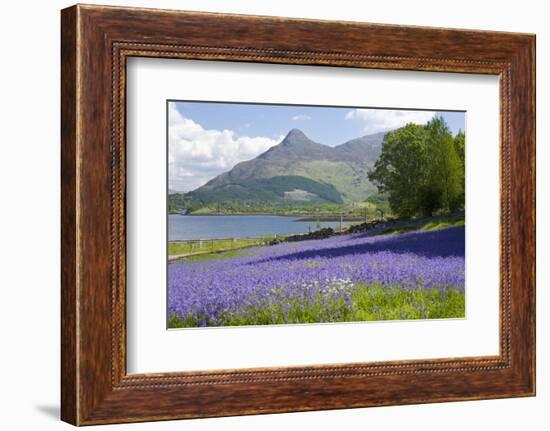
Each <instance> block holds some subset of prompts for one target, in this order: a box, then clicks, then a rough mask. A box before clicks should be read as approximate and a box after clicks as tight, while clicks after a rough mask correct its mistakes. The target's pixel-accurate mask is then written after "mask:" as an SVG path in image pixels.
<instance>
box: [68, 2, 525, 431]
mask: <svg viewBox="0 0 550 431" xmlns="http://www.w3.org/2000/svg"><path fill="white" fill-rule="evenodd" d="M61 16H62V27H61V45H62V46H61V48H62V64H61V70H62V94H61V102H62V103H61V107H62V109H61V110H62V112H61V117H62V152H61V163H62V183H61V191H62V196H61V200H62V238H61V240H62V286H61V290H62V328H61V329H62V345H61V351H62V364H61V366H62V382H61V389H62V390H61V394H62V395H61V396H62V399H61V415H62V419H63V420H65V421H67V422H69V423H72V424H75V425H92V424H105V423H119V422H138V421H152V420H167V419H180V418H197V417H214V416H230V415H242V414H259V413H275V412H290V411H308V410H322V409H341V408H353V407H369V406H382V405H396V404H413V403H430V402H442V401H456V400H475V399H490V398H502V397H517V396H533V395H534V394H535V107H534V106H535V105H534V101H535V77H534V73H535V72H534V71H535V37H534V35H529V34H514V33H500V32H486V31H473V30H450V29H436V28H423V27H403V26H391V25H379V24H366V23H354V22H332V21H315V20H298V19H287V18H278V17H255V16H241V15H221V14H212V13H197V12H180V11H167V10H149V9H134V8H119V7H104V6H93V5H86V6H83V5H77V6H73V7H70V8H68V9H64V10H63V11H62V15H61Z"/></svg>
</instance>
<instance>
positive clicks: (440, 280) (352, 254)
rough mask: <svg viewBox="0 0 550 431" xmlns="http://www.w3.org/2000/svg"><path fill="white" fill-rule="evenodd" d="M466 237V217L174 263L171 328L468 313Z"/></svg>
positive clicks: (170, 288)
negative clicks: (422, 227)
mask: <svg viewBox="0 0 550 431" xmlns="http://www.w3.org/2000/svg"><path fill="white" fill-rule="evenodd" d="M464 246H465V245H464V227H463V226H460V227H449V228H444V229H440V230H436V231H414V232H408V233H401V234H392V235H379V236H368V235H367V234H355V235H337V236H333V237H331V238H328V239H324V240H309V241H302V242H294V243H281V244H278V245H273V246H266V247H256V248H251V249H247V250H244V251H242V252H240V254H238V255H236V256H235V255H230V257H227V258H224V256H219V258H215V259H205V260H184V261H179V262H177V263H171V264H169V267H168V317H169V327H173V328H177V327H204V326H230V325H265V324H291V323H327V322H350V321H366V320H387V319H392V320H403V319H428V318H460V317H464V304H465V299H464V298H465V292H464V281H465V280H464V278H465V267H464Z"/></svg>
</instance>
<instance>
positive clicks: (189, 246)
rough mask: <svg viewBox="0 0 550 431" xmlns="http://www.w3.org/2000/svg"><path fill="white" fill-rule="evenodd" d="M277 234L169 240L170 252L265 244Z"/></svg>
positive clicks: (218, 249)
mask: <svg viewBox="0 0 550 431" xmlns="http://www.w3.org/2000/svg"><path fill="white" fill-rule="evenodd" d="M274 238H275V235H270V236H265V237H262V238H238V239H235V240H231V239H228V240H214V241H211V240H203V241H201V242H198V241H184V242H168V254H169V255H171V256H174V255H179V254H187V253H195V252H202V251H204V252H217V251H221V250H230V249H235V248H242V247H248V246H254V245H264V244H267V243H268V242H269V241H271V240H273V239H274Z"/></svg>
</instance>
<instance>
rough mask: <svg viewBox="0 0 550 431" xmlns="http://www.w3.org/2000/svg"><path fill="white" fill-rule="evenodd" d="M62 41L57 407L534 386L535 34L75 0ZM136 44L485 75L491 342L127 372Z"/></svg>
mask: <svg viewBox="0 0 550 431" xmlns="http://www.w3.org/2000/svg"><path fill="white" fill-rule="evenodd" d="M61 49H62V64H61V71H62V76H61V82H62V93H61V111H62V112H61V127H62V134H61V139H62V149H61V161H62V164H61V168H62V180H61V191H62V197H61V205H62V219H61V226H62V240H61V244H62V247H61V252H62V286H61V291H62V295H61V301H62V325H61V340H62V345H61V353H62V356H61V357H62V362H61V366H62V368H61V376H62V378H61V388H62V391H61V417H62V419H63V420H64V421H67V422H69V423H72V424H75V425H91V424H104V423H116V422H138V421H152V420H166V419H179V418H196V417H213V416H230V415H242V414H259V413H275V412H290V411H308V410H321V409H341V408H352V407H368V406H383V405H394V404H413V403H427V402H442V401H456V400H475V399H490V398H503V397H517V396H533V395H534V394H535V37H534V35H528V34H513V33H500V32H486V31H469V30H449V29H439V28H423V27H403V26H392V25H377V24H364V23H354V22H331V21H314V20H298V19H287V18H276V17H256V16H240V15H220V14H212V13H196V12H178V11H166V10H147V9H133V8H118V7H102V6H81V5H77V6H73V7H70V8H68V9H65V10H63V11H62V27H61ZM134 56H138V57H158V58H174V59H195V60H205V61H208V60H217V61H228V62H235V61H236V62H252V63H281V64H291V65H330V66H341V67H352V68H368V69H387V70H412V71H432V72H433V71H437V72H460V73H476V74H492V75H497V76H498V77H499V78H500V79H499V82H500V102H499V103H500V150H501V196H500V208H501V216H500V256H501V257H500V354H499V355H498V356H490V357H459V358H442V359H430V360H412V361H392V362H375V363H372V362H370V363H350V364H337V365H327V366H319V365H315V366H314V365H312V366H301V367H279V368H265V369H257V368H254V369H237V370H235V369H233V370H226V371H212V370H205V371H202V372H170V373H155V374H128V373H127V371H126V348H125V346H126V320H125V316H126V314H125V313H126V258H125V250H126V248H125V247H126V246H125V244H126V236H125V235H126V232H125V216H126V213H125V211H126V208H125V192H126V165H125V160H126V135H125V125H126V112H125V100H126V99H125V98H126V60H127V59H128V58H129V57H134ZM495 222H496V221H495Z"/></svg>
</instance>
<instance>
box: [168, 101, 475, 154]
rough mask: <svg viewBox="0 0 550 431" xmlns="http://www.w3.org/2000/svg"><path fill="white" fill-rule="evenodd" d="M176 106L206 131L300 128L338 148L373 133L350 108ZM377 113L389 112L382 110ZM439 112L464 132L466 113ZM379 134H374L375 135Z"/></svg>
mask: <svg viewBox="0 0 550 431" xmlns="http://www.w3.org/2000/svg"><path fill="white" fill-rule="evenodd" d="M176 106H177V109H178V111H179V112H180V113H181V114H182V115H184V116H185V117H188V118H191V119H193V120H194V121H196V122H197V123H199V124H200V125H202V126H203V127H204V128H206V129H215V130H224V129H228V130H233V131H235V134H236V135H241V136H244V135H246V136H266V137H271V138H276V137H278V136H280V135H286V133H287V132H288V131H289V130H290V129H292V128H299V129H300V130H302V131H303V132H304V133H305V134H306V135H307V136H308V137H309V138H310V139H313V140H314V141H316V142H319V143H321V144H325V145H330V146H335V145H339V144H343V143H344V142H346V141H348V140H350V139H353V138H357V137H359V136H363V135H365V134H367V133H368V132H369V130H365V123H364V122H363V121H360V120H361V119H356V120H359V121H353V120H352V119H350V118H348V119H346V115H347V114H348V113H349V112H350V111H352V110H353V109H354V108H349V107H337V108H335V107H324V106H323V107H318V106H299V105H259V104H258V105H257V104H240V103H207V102H176ZM376 111H380V112H382V113H383V112H385V111H384V110H380V109H377V110H376ZM402 111H404V112H411V113H414V112H415V111H407V110H402ZM432 112H434V111H432ZM435 112H437V113H438V114H439V115H441V116H442V117H443V118H444V119H445V121H446V122H447V124H448V125H449V127H450V128H451V131H452V132H453V134H456V133H457V132H458V130H459V129H462V130H464V117H465V115H464V112H442V111H435ZM350 120H351V121H350ZM378 131H380V130H374V131H373V133H376V132H378Z"/></svg>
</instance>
